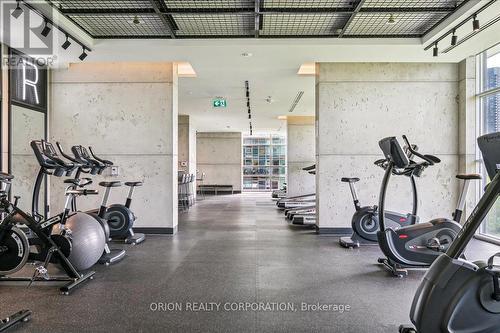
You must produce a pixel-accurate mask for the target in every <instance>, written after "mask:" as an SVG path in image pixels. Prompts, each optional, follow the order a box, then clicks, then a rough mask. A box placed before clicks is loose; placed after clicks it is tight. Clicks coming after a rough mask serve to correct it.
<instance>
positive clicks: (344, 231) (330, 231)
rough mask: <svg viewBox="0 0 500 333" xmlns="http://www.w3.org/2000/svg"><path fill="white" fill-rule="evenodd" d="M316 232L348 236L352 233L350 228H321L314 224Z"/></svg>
mask: <svg viewBox="0 0 500 333" xmlns="http://www.w3.org/2000/svg"><path fill="white" fill-rule="evenodd" d="M316 233H317V234H318V235H329V236H349V235H351V234H352V228H340V227H334V228H322V227H318V226H316Z"/></svg>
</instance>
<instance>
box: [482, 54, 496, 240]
mask: <svg viewBox="0 0 500 333" xmlns="http://www.w3.org/2000/svg"><path fill="white" fill-rule="evenodd" d="M477 63H478V87H479V89H478V92H477V99H478V100H477V102H478V104H477V105H478V108H479V118H480V119H481V121H480V123H479V127H480V128H479V133H480V134H481V135H482V134H488V133H493V132H500V45H497V46H495V47H493V48H491V49H489V50H487V51H485V52H483V53H481V54H480V55H478V57H477ZM482 175H483V184H482V185H483V186H482V188H484V187H485V186H486V184H487V183H488V182H489V179H488V175H487V173H486V170H484V168H482ZM480 233H481V234H482V235H485V236H486V237H491V238H493V239H498V240H499V241H500V201H497V203H496V204H495V206H494V207H493V208H492V210H491V211H490V212H489V214H488V216H487V217H486V219H485V221H484V223H483V225H482V227H481V229H480Z"/></svg>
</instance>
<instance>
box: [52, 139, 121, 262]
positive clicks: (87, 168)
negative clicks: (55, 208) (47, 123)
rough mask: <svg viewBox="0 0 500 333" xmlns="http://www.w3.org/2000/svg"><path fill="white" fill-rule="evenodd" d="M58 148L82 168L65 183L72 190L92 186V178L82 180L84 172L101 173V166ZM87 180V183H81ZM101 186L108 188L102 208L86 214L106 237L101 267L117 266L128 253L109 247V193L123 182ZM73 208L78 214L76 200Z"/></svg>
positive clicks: (60, 147) (72, 203) (101, 184)
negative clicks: (100, 228)
mask: <svg viewBox="0 0 500 333" xmlns="http://www.w3.org/2000/svg"><path fill="white" fill-rule="evenodd" d="M56 146H57V148H58V149H59V152H60V153H61V155H62V156H63V157H65V158H66V159H68V160H70V161H71V162H74V163H78V164H79V165H80V167H79V168H78V169H77V172H76V174H75V178H74V179H67V180H66V181H65V182H67V183H70V184H72V188H73V189H76V188H85V186H87V185H90V184H91V183H92V180H91V179H90V178H80V177H81V174H82V172H85V173H90V174H96V173H98V172H99V171H100V168H99V165H98V163H97V162H96V161H93V160H90V159H83V158H72V157H71V156H68V155H66V154H65V153H64V151H63V148H62V146H61V144H60V143H59V142H56ZM82 180H86V181H85V182H83V183H82V182H81V181H82ZM99 185H100V186H103V187H105V188H106V191H105V192H104V195H103V197H102V201H101V206H100V208H99V209H96V210H90V211H86V212H85V213H86V214H88V215H90V216H92V217H93V218H94V219H95V220H96V221H97V222H99V224H100V225H101V227H102V229H103V231H104V235H105V237H106V244H105V245H104V251H103V253H102V256H101V258H99V261H98V262H99V263H100V264H101V265H106V266H109V265H111V264H116V263H118V262H120V261H121V260H123V259H124V258H125V255H126V252H125V250H123V249H112V248H110V247H109V244H108V243H109V239H110V228H109V222H108V220H107V219H106V216H105V214H106V210H107V202H108V198H109V191H110V189H111V187H117V186H121V182H100V183H99ZM71 207H72V211H73V212H77V209H76V198H75V200H73V201H72V202H71Z"/></svg>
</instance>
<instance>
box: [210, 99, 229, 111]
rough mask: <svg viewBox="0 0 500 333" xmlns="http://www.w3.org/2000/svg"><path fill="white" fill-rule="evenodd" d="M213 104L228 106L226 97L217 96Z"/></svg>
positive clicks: (219, 106) (216, 106) (215, 105)
mask: <svg viewBox="0 0 500 333" xmlns="http://www.w3.org/2000/svg"><path fill="white" fill-rule="evenodd" d="M212 105H213V107H214V108H225V107H226V106H227V101H226V99H225V98H222V97H217V98H214V99H213V101H212Z"/></svg>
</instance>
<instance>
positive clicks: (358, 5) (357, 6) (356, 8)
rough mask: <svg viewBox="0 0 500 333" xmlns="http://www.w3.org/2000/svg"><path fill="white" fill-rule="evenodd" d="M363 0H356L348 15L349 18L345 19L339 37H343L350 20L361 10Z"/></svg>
mask: <svg viewBox="0 0 500 333" xmlns="http://www.w3.org/2000/svg"><path fill="white" fill-rule="evenodd" d="M365 1H366V0H359V1H358V3H357V4H356V7H354V11H353V13H352V14H351V16H349V19H348V20H347V22H346V23H345V24H344V27H343V28H342V30H341V31H340V33H339V38H342V37H344V34H345V33H346V31H347V29H348V28H349V26H350V25H351V23H352V21H353V20H354V18H355V17H356V14H357V13H359V11H360V10H361V7H363V5H364V4H365Z"/></svg>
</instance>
